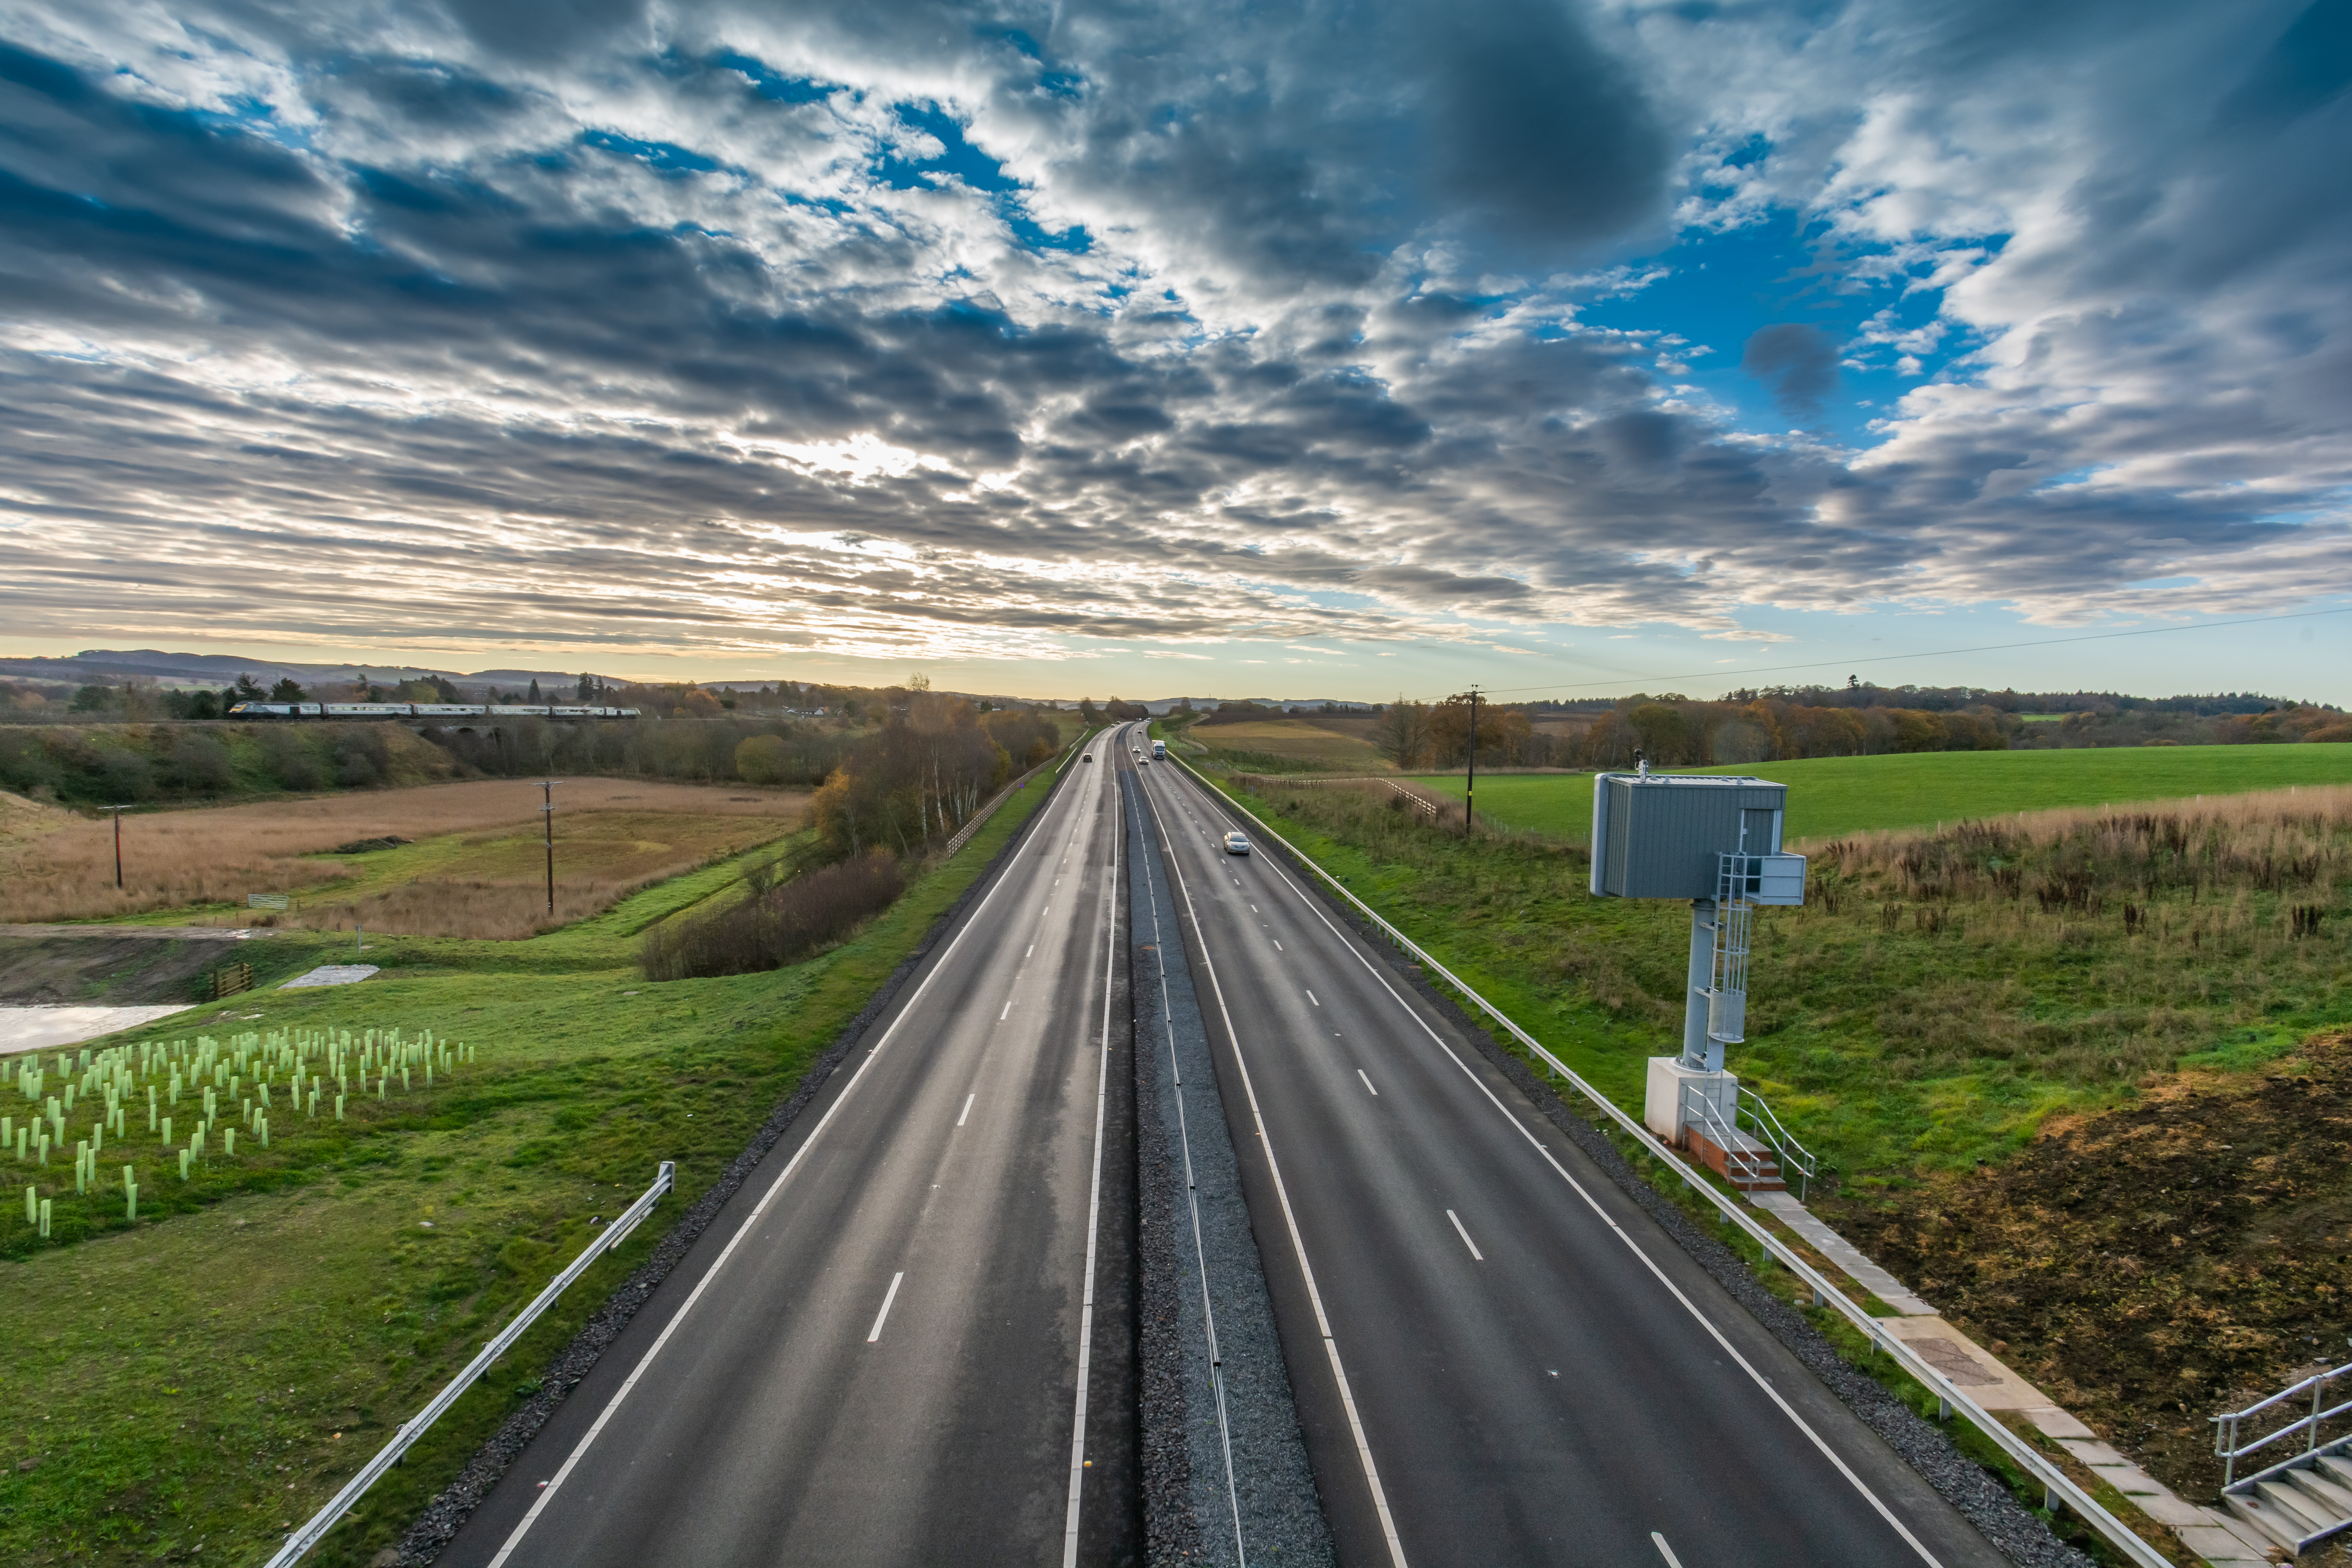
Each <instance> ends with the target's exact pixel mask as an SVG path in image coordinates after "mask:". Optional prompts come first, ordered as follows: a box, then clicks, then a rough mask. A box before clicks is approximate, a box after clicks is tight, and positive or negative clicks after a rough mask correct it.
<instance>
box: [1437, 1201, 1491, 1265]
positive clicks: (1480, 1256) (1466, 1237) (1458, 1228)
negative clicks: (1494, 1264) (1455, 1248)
mask: <svg viewBox="0 0 2352 1568" xmlns="http://www.w3.org/2000/svg"><path fill="white" fill-rule="evenodd" d="M1445 1217H1446V1218H1447V1219H1450V1220H1452V1221H1453V1222H1454V1235H1456V1236H1458V1237H1461V1238H1462V1245H1463V1246H1465V1247H1468V1248H1469V1249H1470V1258H1471V1260H1472V1261H1473V1262H1476V1263H1484V1262H1486V1254H1485V1253H1483V1252H1481V1251H1479V1250H1478V1244H1477V1243H1476V1242H1475V1241H1473V1240H1471V1239H1470V1233H1469V1232H1468V1231H1466V1230H1465V1229H1463V1228H1462V1216H1461V1215H1458V1214H1455V1213H1454V1211H1453V1210H1452V1209H1447V1210H1446V1211H1445Z"/></svg>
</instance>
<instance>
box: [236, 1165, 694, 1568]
mask: <svg viewBox="0 0 2352 1568" xmlns="http://www.w3.org/2000/svg"><path fill="white" fill-rule="evenodd" d="M676 1181H677V1163H676V1162H675V1161H670V1160H664V1161H663V1162H662V1163H661V1170H660V1171H659V1172H658V1173H656V1175H655V1177H654V1184H653V1185H652V1186H650V1187H647V1188H646V1190H645V1192H644V1194H642V1195H640V1196H639V1197H638V1199H637V1201H636V1202H635V1203H633V1204H631V1205H629V1206H628V1207H627V1208H626V1209H625V1210H624V1211H623V1212H622V1214H621V1215H620V1216H619V1217H618V1218H617V1219H615V1220H614V1221H613V1223H612V1224H610V1225H608V1226H605V1227H604V1229H603V1230H602V1231H600V1232H598V1233H597V1237H596V1239H595V1240H593V1241H592V1242H590V1243H589V1244H588V1246H587V1249H586V1250H585V1251H583V1252H582V1253H581V1254H580V1256H579V1257H577V1258H573V1259H572V1263H571V1265H570V1267H568V1268H565V1269H564V1270H563V1272H562V1273H561V1274H559V1275H557V1276H556V1277H555V1278H554V1279H551V1280H550V1281H548V1285H547V1289H544V1290H541V1292H540V1293H539V1294H538V1295H537V1296H535V1297H533V1298H532V1299H531V1303H530V1306H528V1307H525V1308H524V1309H523V1310H522V1313H521V1315H520V1317H518V1318H516V1319H515V1321H513V1322H511V1323H509V1324H508V1325H507V1326H506V1327H505V1328H503V1329H501V1330H500V1331H499V1336H498V1338H496V1339H494V1340H492V1341H491V1342H489V1343H488V1344H486V1345H484V1346H483V1347H482V1349H481V1353H480V1354H478V1355H477V1356H476V1357H474V1359H473V1360H472V1361H469V1362H467V1363H466V1370H465V1371H463V1372H461V1373H458V1374H457V1376H456V1377H453V1378H451V1379H450V1380H449V1383H448V1384H447V1386H446V1387H445V1388H443V1389H442V1390H441V1392H440V1393H438V1394H435V1395H434V1396H433V1403H431V1404H430V1405H426V1406H425V1408H424V1409H423V1410H421V1411H419V1412H417V1414H416V1416H415V1419H414V1420H411V1421H409V1422H407V1423H406V1424H404V1426H402V1427H401V1428H400V1430H399V1431H397V1432H395V1433H394V1434H393V1436H392V1441H391V1442H389V1443H386V1444H385V1445H384V1446H383V1447H382V1448H380V1449H378V1450H377V1451H376V1456H375V1458H373V1459H370V1460H369V1461H368V1462H367V1464H366V1466H365V1467H364V1468H362V1469H361V1471H360V1473H359V1474H358V1475H356V1476H353V1477H352V1479H350V1481H348V1482H346V1483H345V1484H344V1487H343V1489H342V1490H341V1491H339V1492H337V1493H336V1494H335V1495H334V1497H333V1498H332V1499H331V1500H330V1501H329V1502H328V1504H327V1506H326V1507H324V1508H322V1509H320V1510H319V1511H318V1512H316V1513H314V1514H312V1515H311V1516H310V1520H309V1521H308V1522H306V1523H305V1524H303V1526H302V1527H301V1528H300V1529H299V1530H297V1531H294V1533H293V1534H291V1535H289V1536H288V1537H287V1538H286V1544H285V1545H283V1546H281V1547H279V1548H278V1554H277V1555H276V1556H275V1557H272V1558H271V1559H270V1560H269V1562H268V1564H267V1568H293V1564H295V1563H299V1562H300V1561H301V1559H302V1555H303V1553H305V1552H309V1551H310V1548H312V1547H313V1546H316V1545H317V1544H319V1542H320V1540H321V1539H323V1538H324V1537H325V1535H326V1533H327V1531H330V1530H332V1529H333V1528H334V1527H335V1521H337V1520H339V1519H341V1518H342V1517H343V1515H345V1514H346V1513H349V1512H350V1511H351V1510H352V1505H353V1504H355V1503H357V1502H358V1501H359V1500H360V1499H361V1498H362V1497H363V1496H364V1495H366V1492H367V1489H368V1488H370V1487H372V1486H373V1485H375V1483H376V1481H377V1480H378V1479H381V1478H382V1476H383V1473H384V1471H386V1470H388V1469H390V1468H392V1467H393V1466H394V1465H396V1464H398V1463H399V1462H400V1457H401V1456H402V1455H403V1454H404V1453H406V1452H408V1449H409V1446H410V1445H411V1444H413V1443H415V1441H416V1439H418V1438H419V1437H422V1436H425V1430H426V1429H427V1428H428V1427H430V1426H432V1425H433V1423H435V1422H436V1421H438V1420H439V1419H441V1417H442V1416H443V1415H445V1414H446V1413H447V1411H448V1409H449V1406H451V1405H455V1404H457V1398H458V1396H459V1395H460V1394H464V1393H465V1392H466V1390H467V1389H468V1388H471V1387H472V1386H473V1385H474V1382H475V1380H476V1379H477V1378H478V1377H480V1376H481V1375H482V1374H483V1373H486V1372H488V1371H489V1370H490V1365H491V1363H493V1362H496V1361H497V1360H498V1359H499V1357H500V1356H502V1355H504V1354H506V1353H507V1351H508V1350H509V1348H510V1347H512V1345H513V1344H514V1342H515V1341H517V1340H519V1339H520V1338H521V1337H522V1332H523V1331H524V1330H525V1329H528V1328H530V1326H531V1324H532V1323H534V1322H536V1321H538V1320H539V1315H540V1314H541V1312H544V1311H546V1310H547V1309H548V1308H550V1307H551V1306H553V1305H554V1304H555V1299H556V1298H557V1297H559V1296H561V1295H562V1294H563V1292H564V1290H565V1289H567V1288H568V1287H569V1286H570V1285H571V1284H572V1281H573V1280H574V1279H579V1278H580V1276H581V1275H583V1274H584V1273H586V1272H587V1271H588V1266H589V1265H590V1264H591V1263H593V1262H595V1261H596V1259H597V1258H601V1257H603V1256H604V1254H605V1253H607V1252H609V1251H611V1250H612V1249H613V1248H614V1247H618V1246H619V1245H620V1244H621V1242H622V1239H623V1238H624V1237H626V1236H627V1235H628V1234H629V1232H631V1231H633V1230H635V1229H636V1227H637V1222H638V1221H639V1220H641V1219H643V1218H645V1217H646V1215H649V1214H651V1213H653V1211H654V1205H656V1204H657V1203H659V1202H660V1201H661V1197H662V1194H664V1193H667V1192H668V1191H669V1190H670V1188H671V1186H673V1185H674V1184H676Z"/></svg>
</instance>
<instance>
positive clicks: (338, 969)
mask: <svg viewBox="0 0 2352 1568" xmlns="http://www.w3.org/2000/svg"><path fill="white" fill-rule="evenodd" d="M374 973H379V970H378V968H377V966H376V965H374V964H373V963H322V964H320V965H319V967H318V968H316V969H313V970H311V971H310V972H309V973H304V974H298V975H296V976H295V977H294V978H293V979H291V980H289V981H288V982H287V983H286V984H283V985H280V986H279V987H278V989H279V990H280V991H291V990H293V989H294V988H295V987H296V986H298V985H356V984H359V983H360V982H361V981H362V980H365V979H366V978H367V977H368V976H369V975H371V974H374Z"/></svg>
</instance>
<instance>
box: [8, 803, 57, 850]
mask: <svg viewBox="0 0 2352 1568" xmlns="http://www.w3.org/2000/svg"><path fill="white" fill-rule="evenodd" d="M73 820H74V816H73V813H71V812H69V811H66V810H63V809H61V808H59V807H58V806H54V805H42V804H41V803H40V802H39V801H37V800H26V798H25V797H24V796H23V795H10V794H9V793H8V792H7V791H6V790H5V789H0V849H5V848H7V847H10V846H13V845H17V844H23V843H26V842H28V841H30V840H32V839H35V838H39V837H44V836H45V835H47V834H49V833H53V832H55V831H56V830H57V829H58V828H60V827H63V826H67V825H68V823H70V822H72V821H73Z"/></svg>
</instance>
